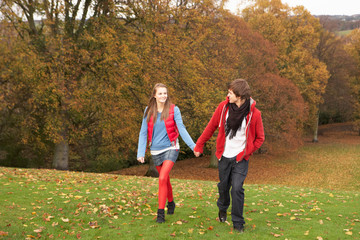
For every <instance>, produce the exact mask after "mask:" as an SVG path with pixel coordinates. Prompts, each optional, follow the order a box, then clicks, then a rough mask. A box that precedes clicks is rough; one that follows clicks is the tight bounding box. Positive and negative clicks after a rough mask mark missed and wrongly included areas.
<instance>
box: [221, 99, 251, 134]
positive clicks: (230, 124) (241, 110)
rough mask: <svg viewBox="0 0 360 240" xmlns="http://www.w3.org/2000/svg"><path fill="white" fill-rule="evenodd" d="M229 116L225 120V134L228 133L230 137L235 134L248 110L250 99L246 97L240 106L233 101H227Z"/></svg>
mask: <svg viewBox="0 0 360 240" xmlns="http://www.w3.org/2000/svg"><path fill="white" fill-rule="evenodd" d="M228 106H229V116H228V118H227V121H226V126H225V135H226V136H228V135H229V133H230V137H229V138H230V139H232V138H233V137H235V136H236V132H237V131H238V129H239V128H241V124H242V122H243V120H244V118H245V117H246V116H247V115H248V113H249V111H250V99H247V100H246V101H245V102H244V103H243V104H242V105H241V106H240V107H238V106H237V105H236V104H235V103H228Z"/></svg>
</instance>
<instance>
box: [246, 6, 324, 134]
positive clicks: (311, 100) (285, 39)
mask: <svg viewBox="0 0 360 240" xmlns="http://www.w3.org/2000/svg"><path fill="white" fill-rule="evenodd" d="M242 15H243V17H244V19H245V21H246V22H248V23H249V24H250V25H251V27H252V28H253V29H254V30H255V31H258V32H259V33H261V34H262V35H263V36H264V38H265V39H268V40H269V41H271V42H272V43H273V44H274V45H275V46H276V47H277V48H278V52H279V55H278V58H277V67H278V69H279V73H280V76H282V77H284V78H287V79H290V80H291V81H292V82H293V83H295V85H296V86H297V87H298V89H299V91H300V93H301V95H302V97H303V98H304V101H305V103H306V104H307V108H308V109H309V111H308V112H309V115H308V116H309V118H308V121H307V122H306V123H307V124H308V126H311V128H312V129H313V130H314V133H316V129H317V125H318V114H319V106H320V104H321V103H322V101H323V100H322V94H323V93H324V91H325V87H326V84H327V81H328V78H329V73H328V71H327V69H326V65H325V64H324V63H323V62H321V61H320V60H319V59H318V58H317V57H316V55H315V51H316V47H317V45H318V43H319V37H320V30H321V25H320V23H319V20H318V19H316V18H315V17H313V16H312V15H311V14H310V13H309V12H308V11H307V10H305V9H304V8H303V7H302V6H298V7H294V8H291V7H289V6H288V5H286V4H283V3H282V2H281V0H256V1H254V3H253V5H251V6H249V7H247V8H245V9H244V10H243V11H242Z"/></svg>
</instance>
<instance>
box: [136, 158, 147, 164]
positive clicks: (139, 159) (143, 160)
mask: <svg viewBox="0 0 360 240" xmlns="http://www.w3.org/2000/svg"><path fill="white" fill-rule="evenodd" d="M137 160H138V161H139V162H141V163H144V162H145V158H144V157H139V158H138V159H137Z"/></svg>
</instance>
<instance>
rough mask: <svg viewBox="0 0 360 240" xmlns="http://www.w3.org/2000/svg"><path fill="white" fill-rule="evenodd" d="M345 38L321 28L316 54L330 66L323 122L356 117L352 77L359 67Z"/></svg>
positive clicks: (321, 106)
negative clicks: (348, 50)
mask: <svg viewBox="0 0 360 240" xmlns="http://www.w3.org/2000/svg"><path fill="white" fill-rule="evenodd" d="M344 46H345V38H343V37H339V36H336V35H335V34H334V33H332V32H329V31H327V30H322V31H321V32H320V42H319V44H318V46H317V48H316V52H315V53H316V56H317V58H318V59H319V60H320V61H321V62H324V63H325V64H326V66H327V69H328V71H329V73H330V78H329V81H328V84H327V86H326V91H325V93H324V94H323V98H324V102H323V104H321V105H320V109H319V110H320V122H321V123H322V124H326V123H332V122H345V121H351V120H352V118H353V116H352V115H353V107H352V105H353V97H352V94H351V85H350V79H351V76H352V73H353V72H354V70H355V69H356V65H355V62H354V60H353V59H352V58H351V56H350V55H349V53H348V52H346V51H345V49H344Z"/></svg>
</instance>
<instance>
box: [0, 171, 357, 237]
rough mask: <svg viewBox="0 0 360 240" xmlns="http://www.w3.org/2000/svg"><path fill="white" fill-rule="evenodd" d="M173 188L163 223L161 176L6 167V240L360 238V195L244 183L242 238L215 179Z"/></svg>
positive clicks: (0, 193) (2, 212)
mask: <svg viewBox="0 0 360 240" xmlns="http://www.w3.org/2000/svg"><path fill="white" fill-rule="evenodd" d="M358 165H359V164H358ZM340 169H341V168H340ZM319 173H321V171H319ZM172 183H173V189H174V194H175V195H174V198H175V202H176V205H177V207H176V209H175V214H174V215H170V216H168V215H166V222H165V223H163V224H157V223H156V222H155V218H156V210H157V179H153V178H146V177H136V176H121V175H111V174H93V173H78V172H62V171H55V170H35V169H14V168H0V186H1V188H0V189H1V190H0V239H40V238H41V239H125V238H126V239H172V238H174V239H235V238H240V237H241V238H243V239H276V238H278V239H360V220H359V219H360V216H359V214H360V192H359V191H340V190H336V191H335V190H320V189H318V188H301V187H286V186H280V185H265V184H264V185H257V184H249V185H246V186H245V189H246V200H245V201H246V205H245V214H244V217H245V218H246V222H247V224H246V228H245V233H243V234H239V233H236V232H233V231H232V225H231V216H230V215H229V216H228V220H229V223H220V222H219V221H217V206H216V200H217V187H216V182H212V181H196V180H178V179H174V180H173V181H172ZM240 235H241V236H240Z"/></svg>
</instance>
